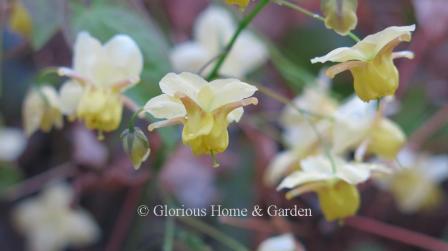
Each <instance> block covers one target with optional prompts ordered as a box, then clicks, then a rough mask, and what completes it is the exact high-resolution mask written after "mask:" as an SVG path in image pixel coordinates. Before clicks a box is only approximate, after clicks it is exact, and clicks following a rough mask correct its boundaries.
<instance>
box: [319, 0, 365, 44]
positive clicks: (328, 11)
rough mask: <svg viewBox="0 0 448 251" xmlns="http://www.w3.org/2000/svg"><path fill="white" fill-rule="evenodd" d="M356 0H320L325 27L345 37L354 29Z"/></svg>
mask: <svg viewBox="0 0 448 251" xmlns="http://www.w3.org/2000/svg"><path fill="white" fill-rule="evenodd" d="M357 7H358V0H321V2H320V9H321V10H322V12H323V14H324V17H325V26H326V27H327V28H328V29H333V30H334V31H336V32H337V33H339V34H340V35H343V36H345V35H347V34H348V33H349V32H350V31H351V30H353V29H354V28H355V27H356V24H357V23H358V17H357V16H356V8H357Z"/></svg>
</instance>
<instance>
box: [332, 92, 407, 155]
mask: <svg viewBox="0 0 448 251" xmlns="http://www.w3.org/2000/svg"><path fill="white" fill-rule="evenodd" d="M333 117H334V124H333V129H332V130H333V132H332V139H331V142H332V143H333V148H332V150H333V152H334V153H335V154H343V153H346V152H347V151H350V150H354V149H355V148H357V147H359V146H360V145H361V144H364V145H365V148H366V150H365V151H366V153H372V154H375V155H378V156H379V157H381V158H384V159H394V158H395V157H396V156H397V154H398V152H399V151H400V150H401V148H402V147H403V145H404V143H405V142H406V136H405V135H404V133H403V131H402V130H401V128H400V127H399V126H398V125H397V124H396V123H395V122H393V121H392V120H390V119H388V118H386V117H383V116H378V114H377V111H376V102H369V103H365V102H362V101H361V100H360V99H359V98H358V97H356V96H353V97H351V98H349V99H348V100H347V101H346V102H344V104H342V105H341V106H340V107H339V109H338V110H337V111H336V112H335V113H334V115H333Z"/></svg>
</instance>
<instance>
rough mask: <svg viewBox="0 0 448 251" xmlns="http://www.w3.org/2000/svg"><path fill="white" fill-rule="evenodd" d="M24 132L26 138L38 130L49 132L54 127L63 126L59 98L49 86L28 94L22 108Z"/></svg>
mask: <svg viewBox="0 0 448 251" xmlns="http://www.w3.org/2000/svg"><path fill="white" fill-rule="evenodd" d="M22 115H23V122H24V125H23V126H24V128H25V132H26V134H27V135H28V136H30V135H31V134H33V133H34V132H35V131H37V130H38V129H41V130H42V131H44V132H49V131H50V130H51V128H52V127H53V126H54V127H56V128H61V127H62V125H63V120H62V113H61V109H60V102H59V96H58V94H57V93H56V90H55V89H54V88H53V87H51V86H43V87H39V88H36V89H33V90H31V91H30V92H28V94H27V96H26V97H25V101H24V103H23V108H22Z"/></svg>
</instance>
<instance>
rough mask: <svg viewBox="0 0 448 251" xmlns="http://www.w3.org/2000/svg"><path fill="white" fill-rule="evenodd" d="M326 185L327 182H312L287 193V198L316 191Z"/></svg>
mask: <svg viewBox="0 0 448 251" xmlns="http://www.w3.org/2000/svg"><path fill="white" fill-rule="evenodd" d="M324 186H326V184H325V182H312V183H308V184H305V185H302V186H299V187H297V188H295V189H293V190H291V191H289V192H287V193H286V199H288V200H291V199H293V198H295V197H297V196H300V195H302V194H305V193H309V192H313V191H316V190H317V189H319V188H322V187H324Z"/></svg>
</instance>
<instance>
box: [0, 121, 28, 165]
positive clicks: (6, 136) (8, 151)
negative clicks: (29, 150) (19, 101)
mask: <svg viewBox="0 0 448 251" xmlns="http://www.w3.org/2000/svg"><path fill="white" fill-rule="evenodd" d="M25 146H26V138H25V135H24V134H23V132H22V131H21V130H19V129H17V128H8V127H6V128H5V127H3V128H1V127H0V162H1V161H14V160H16V159H17V158H18V157H19V156H20V154H22V152H23V150H24V149H25Z"/></svg>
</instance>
